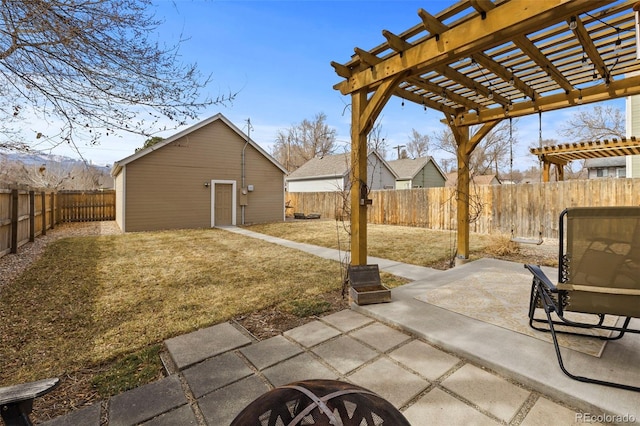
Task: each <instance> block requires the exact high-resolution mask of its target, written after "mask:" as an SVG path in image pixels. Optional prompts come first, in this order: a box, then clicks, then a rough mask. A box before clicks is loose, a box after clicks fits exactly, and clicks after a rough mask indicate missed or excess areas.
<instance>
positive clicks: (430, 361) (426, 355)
mask: <svg viewBox="0 0 640 426" xmlns="http://www.w3.org/2000/svg"><path fill="white" fill-rule="evenodd" d="M389 356H390V357H391V358H392V359H394V360H396V361H397V362H399V363H401V364H403V365H404V366H406V367H407V368H408V369H410V370H412V371H414V372H416V373H418V374H420V375H421V376H423V377H426V378H427V379H429V380H436V379H437V378H439V377H440V376H442V375H443V374H445V373H446V372H447V371H449V370H451V369H452V368H453V367H455V366H456V365H458V364H459V363H460V362H461V361H460V358H457V357H455V356H453V355H450V354H448V353H446V352H443V351H441V350H439V349H436V348H434V347H433V346H431V345H428V344H426V343H424V342H421V341H420V340H413V341H411V342H409V343H407V344H405V345H403V346H400V347H399V348H397V349H395V350H394V351H392V352H391V353H389Z"/></svg>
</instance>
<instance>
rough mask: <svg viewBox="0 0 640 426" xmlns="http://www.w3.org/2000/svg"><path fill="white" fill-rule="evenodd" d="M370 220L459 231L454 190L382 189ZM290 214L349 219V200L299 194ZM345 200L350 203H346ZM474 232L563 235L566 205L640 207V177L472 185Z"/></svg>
mask: <svg viewBox="0 0 640 426" xmlns="http://www.w3.org/2000/svg"><path fill="white" fill-rule="evenodd" d="M369 198H371V199H372V201H373V204H372V205H371V206H370V207H369V208H368V222H369V223H374V224H392V225H407V226H419V227H424V228H429V229H439V230H455V229H456V228H457V218H456V214H457V208H456V189H455V188H419V189H402V190H379V191H372V192H371V193H370V194H369ZM286 199H287V201H288V202H289V205H290V206H291V207H292V208H291V209H289V210H290V211H291V212H300V213H305V214H309V213H320V215H321V217H323V218H334V217H344V218H345V219H346V216H347V214H346V213H345V212H348V211H349V207H348V206H349V198H348V197H344V194H341V193H339V192H297V193H287V196H286ZM345 199H346V203H347V207H346V208H345V206H344V201H343V200H345ZM470 199H471V202H470V206H471V207H470V216H471V219H470V220H471V226H470V228H471V231H472V232H478V233H483V234H495V233H504V234H513V235H514V236H516V237H523V238H532V239H537V238H538V236H539V235H542V237H543V238H558V217H559V215H560V213H561V212H562V210H564V209H565V208H567V207H579V206H583V207H591V206H638V205H640V179H638V178H635V179H590V180H569V181H562V182H548V183H530V184H518V185H486V186H475V185H472V186H471V188H470Z"/></svg>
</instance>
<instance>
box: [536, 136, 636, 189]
mask: <svg viewBox="0 0 640 426" xmlns="http://www.w3.org/2000/svg"><path fill="white" fill-rule="evenodd" d="M529 151H531V153H532V154H533V155H537V156H538V158H539V159H540V161H541V162H542V181H543V182H549V175H550V170H551V165H554V166H555V167H556V171H557V176H558V180H564V166H566V165H567V164H569V162H570V161H573V160H584V159H589V158H605V157H623V156H626V155H640V141H639V140H637V139H636V137H635V136H632V137H630V138H622V139H620V140H618V139H612V140H608V139H604V140H601V141H587V142H573V143H565V144H561V145H554V146H542V147H540V148H531V149H530V150H529Z"/></svg>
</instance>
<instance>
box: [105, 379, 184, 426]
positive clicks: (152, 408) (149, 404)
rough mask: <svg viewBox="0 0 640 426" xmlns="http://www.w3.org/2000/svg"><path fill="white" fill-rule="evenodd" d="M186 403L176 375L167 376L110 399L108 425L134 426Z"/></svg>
mask: <svg viewBox="0 0 640 426" xmlns="http://www.w3.org/2000/svg"><path fill="white" fill-rule="evenodd" d="M186 403H187V398H186V397H185V394H184V391H183V390H182V385H181V384H180V379H179V378H178V376H176V375H172V376H168V377H165V378H164V379H160V380H158V381H157V382H153V383H150V384H148V385H144V386H141V387H139V388H135V389H133V390H130V391H127V392H125V393H122V394H120V395H116V396H114V397H113V398H111V403H110V405H109V424H110V425H112V426H129V425H134V424H137V423H141V422H144V421H146V420H150V419H152V418H153V417H156V416H158V415H160V414H162V413H165V412H167V411H170V410H173V409H174V408H177V407H179V406H181V405H184V404H186Z"/></svg>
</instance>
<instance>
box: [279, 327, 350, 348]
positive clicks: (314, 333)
mask: <svg viewBox="0 0 640 426" xmlns="http://www.w3.org/2000/svg"><path fill="white" fill-rule="evenodd" d="M283 334H284V335H285V336H286V337H288V338H290V339H293V340H295V341H296V342H298V343H300V344H301V345H302V346H304V347H305V348H310V347H312V346H315V345H317V344H320V343H322V342H325V341H327V340H329V339H331V338H333V337H336V336H338V335H339V334H340V331H339V330H336V329H335V328H333V327H330V326H328V325H326V324H323V323H321V322H319V321H313V322H309V323H307V324H304V325H301V326H300V327H296V328H293V329H291V330H288V331H285V332H284V333H283Z"/></svg>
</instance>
